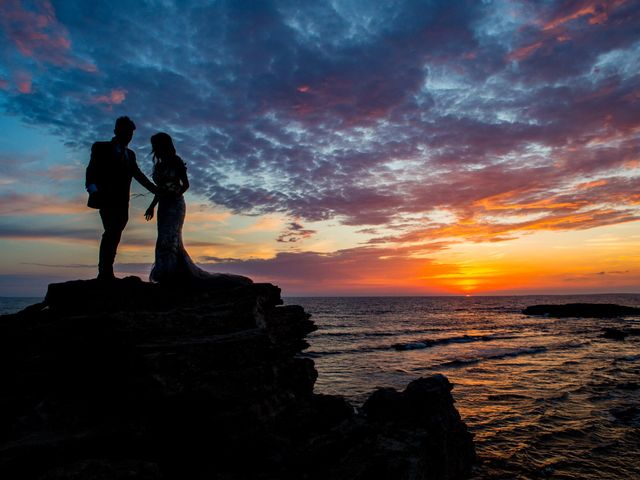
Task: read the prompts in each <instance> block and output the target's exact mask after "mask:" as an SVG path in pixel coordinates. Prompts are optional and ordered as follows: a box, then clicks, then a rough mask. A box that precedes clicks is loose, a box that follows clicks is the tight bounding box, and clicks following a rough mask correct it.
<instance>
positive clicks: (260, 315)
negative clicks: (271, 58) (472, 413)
mask: <svg viewBox="0 0 640 480" xmlns="http://www.w3.org/2000/svg"><path fill="white" fill-rule="evenodd" d="M281 304H282V300H281V299H280V289H279V288H277V287H275V286H273V285H270V284H249V285H244V286H231V285H230V286H229V287H223V286H220V285H218V286H217V287H216V288H212V287H211V286H209V287H206V288H199V289H194V288H190V289H189V290H188V291H187V290H180V289H178V288H175V287H174V288H169V287H163V286H161V285H155V284H149V283H145V282H142V281H141V280H140V279H138V278H135V277H129V278H126V279H123V280H119V281H116V282H113V283H108V284H105V283H99V282H97V281H95V280H90V281H75V282H67V283H64V284H55V285H51V286H50V288H49V292H48V294H47V297H46V299H45V302H43V303H42V304H38V305H34V306H32V307H29V308H27V309H25V310H24V311H23V312H21V313H19V314H15V315H7V316H4V317H1V318H0V381H1V383H2V386H3V387H2V390H1V391H0V478H7V479H9V478H10V479H41V480H62V479H71V480H73V479H75V480H89V479H91V480H97V479H125V478H126V479H145V480H147V479H148V480H155V479H205V478H206V479H225V480H239V479H245V478H252V479H289V478H291V479H293V478H295V479H345V480H346V479H365V478H366V479H369V478H389V479H456V478H465V477H466V476H467V475H468V474H469V472H470V468H471V463H472V462H473V460H474V448H473V442H472V437H471V434H470V433H469V432H468V431H467V429H466V426H465V425H464V423H463V422H462V420H461V419H460V416H459V414H458V412H457V410H456V409H455V407H454V405H453V398H452V396H451V393H450V392H451V389H452V386H451V384H450V383H449V381H448V380H447V379H446V377H444V376H441V375H436V376H433V377H430V378H423V379H419V380H416V381H414V382H412V383H411V384H409V386H408V387H407V388H406V390H405V391H404V392H397V391H395V390H393V389H382V390H378V391H377V392H375V393H374V394H373V395H372V396H371V397H370V398H369V400H368V401H367V402H366V403H365V405H364V406H363V408H362V409H361V412H359V413H356V412H355V411H354V408H353V407H352V406H351V405H349V403H348V402H347V401H346V400H344V399H343V398H341V397H335V396H328V395H317V394H314V393H313V385H314V382H315V379H316V377H317V372H316V370H315V367H314V363H313V361H312V360H311V359H308V358H301V357H299V356H298V354H299V353H300V352H301V351H302V350H304V349H305V348H306V347H307V346H308V345H307V343H306V342H305V340H304V338H305V336H306V335H307V334H308V333H309V332H311V331H313V330H315V328H316V327H315V325H314V324H313V322H311V321H310V320H309V315H308V314H306V313H305V312H304V310H303V309H302V308H301V307H298V306H282V305H281Z"/></svg>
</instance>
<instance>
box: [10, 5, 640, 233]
mask: <svg viewBox="0 0 640 480" xmlns="http://www.w3.org/2000/svg"><path fill="white" fill-rule="evenodd" d="M4 5H5V7H4V8H5V12H8V16H7V17H6V18H7V19H6V20H3V22H2V23H1V24H0V26H2V28H3V30H4V35H5V36H6V37H7V38H8V39H10V40H11V42H12V43H10V44H9V45H13V49H11V48H10V46H5V47H3V48H2V49H1V50H0V54H1V55H2V56H3V60H7V59H12V61H14V60H15V58H17V57H15V55H19V58H20V59H21V60H20V61H18V62H17V63H16V65H17V66H18V67H20V68H22V70H23V71H24V72H28V74H29V75H30V76H31V77H30V78H31V80H30V81H31V84H30V85H31V86H30V87H29V88H28V89H27V88H26V86H25V88H24V89H23V90H25V91H26V90H28V91H29V92H30V93H29V95H25V94H19V93H17V92H15V91H13V90H11V89H7V90H0V95H1V96H2V99H3V104H4V106H5V108H6V110H7V112H9V113H11V114H15V115H19V116H20V117H21V118H22V119H24V120H26V121H28V122H29V123H33V124H37V125H42V126H44V127H46V128H48V129H50V130H51V131H52V132H54V133H55V134H57V135H59V136H60V137H61V138H62V139H64V141H65V142H66V143H67V144H68V145H70V146H71V147H73V148H77V149H78V151H82V152H87V151H88V148H89V146H90V144H91V142H93V141H95V140H98V139H103V138H108V137H109V136H110V134H111V130H112V128H113V120H114V119H115V117H117V116H118V115H120V114H129V115H131V116H132V117H133V118H134V120H135V121H136V123H137V125H138V130H137V133H136V140H135V145H134V146H135V147H136V148H137V149H138V150H139V153H140V155H139V158H140V159H141V160H140V162H141V164H142V166H143V168H144V161H145V160H144V159H145V158H146V157H145V154H146V153H148V151H149V147H148V144H147V141H146V139H147V138H148V137H149V136H150V134H151V133H153V132H155V131H157V130H164V131H167V132H169V133H171V134H172V135H173V137H174V140H175V143H176V145H177V148H178V151H179V153H180V154H181V156H182V157H183V158H184V159H185V160H186V161H187V163H188V166H189V170H188V171H189V175H190V178H191V183H192V188H193V191H194V192H195V193H196V194H198V195H200V196H203V197H205V198H207V199H208V200H209V201H210V202H212V203H214V204H218V205H221V206H222V207H224V208H226V209H229V210H230V211H232V212H234V213H245V214H251V215H260V214H265V215H267V214H268V215H283V216H288V217H289V218H291V219H297V220H296V223H298V222H299V223H300V225H302V224H303V223H307V222H311V221H320V220H328V219H336V220H337V221H339V222H341V223H343V224H345V225H354V226H362V227H363V230H362V231H366V229H367V227H372V226H376V227H377V228H379V229H381V230H385V231H386V230H394V229H395V230H400V231H401V233H399V234H397V235H393V236H392V235H385V234H384V233H383V234H381V235H377V236H373V235H374V234H373V233H372V238H373V240H372V242H376V241H378V242H379V241H380V239H383V241H384V242H396V241H397V242H400V243H402V242H404V241H405V240H406V239H411V238H422V237H426V238H429V239H431V238H435V235H453V236H454V237H465V238H469V239H473V240H477V241H500V240H504V239H508V238H513V235H516V234H517V232H522V231H525V232H526V231H534V230H536V229H551V230H557V229H567V230H572V229H582V228H592V227H594V226H599V225H606V224H614V223H620V222H627V221H632V220H635V219H636V218H637V216H638V212H637V209H638V203H637V196H636V195H635V193H634V192H635V191H637V182H636V181H635V180H628V181H626V180H624V179H619V180H615V181H612V183H610V184H608V186H606V185H603V186H601V187H602V188H600V187H595V188H583V189H582V191H579V190H580V189H577V188H576V186H575V185H576V184H577V183H587V182H590V181H598V180H599V179H600V178H608V179H613V178H618V177H620V176H621V171H622V170H623V169H625V166H629V165H633V162H637V161H638V157H637V152H638V149H639V148H640V140H639V138H640V137H639V136H638V133H639V132H640V120H639V119H640V101H639V100H638V99H639V98H640V97H639V96H638V92H639V91H640V83H639V82H640V72H639V71H638V65H640V43H638V40H637V32H636V30H637V25H638V22H639V21H640V5H638V3H637V2H621V1H609V2H605V1H603V2H587V1H578V2H543V3H534V2H524V1H522V2H518V1H516V2H475V1H468V2H467V1H463V2H413V1H398V2H394V3H393V4H391V3H387V2H364V3H363V2H325V3H321V4H313V5H312V4H304V5H300V4H299V3H298V2H291V1H284V0H283V1H264V2H258V3H256V2H245V1H230V0H229V1H218V2H211V3H206V4H202V3H200V2H181V3H180V5H179V6H178V5H175V4H171V3H154V4H153V5H150V4H145V3H131V2H121V1H114V2H109V3H102V2H98V3H95V2H94V3H82V2H81V3H79V4H69V3H67V2H59V3H55V4H50V3H48V2H39V3H38V2H36V3H35V4H34V7H33V8H32V9H31V10H25V8H23V7H22V6H21V4H18V3H17V2H8V3H5V4H4ZM39 16H41V17H42V18H43V19H39V18H40V17H39ZM12 19H14V20H12ZM212 19H215V20H212ZM27 20H29V21H30V22H31V23H30V24H29V25H28V26H25V27H24V29H25V32H26V33H24V34H19V32H18V30H19V29H18V26H20V25H26V23H25V22H27ZM21 22H22V23H21ZM38 22H40V23H38ZM150 25H153V28H150ZM20 35H22V36H20ZM17 42H22V43H17ZM81 59H87V60H81ZM33 62H38V63H39V67H38V69H34V68H33ZM82 62H85V63H86V64H87V65H89V64H90V65H95V67H96V68H95V70H96V71H92V70H91V69H90V68H84V67H83V65H85V64H83V63H82ZM98 72H99V73H98ZM2 73H3V75H5V74H7V73H8V72H2ZM5 76H6V78H10V75H8V74H7V75H5ZM632 175H633V174H632V173H631V174H630V176H632ZM634 189H636V190H634ZM442 211H446V212H448V213H449V214H450V216H451V217H452V220H451V221H449V222H448V223H447V224H443V225H439V224H437V223H438V222H433V221H430V220H425V218H427V219H428V218H429V217H431V216H433V215H435V214H436V213H437V212H442ZM527 215H528V217H527ZM532 215H537V217H536V218H533V217H531V216H532ZM517 217H520V218H517ZM445 223H446V222H445ZM304 230H305V229H303V228H300V229H295V228H292V227H291V225H290V226H289V229H288V230H285V231H283V232H282V234H281V236H280V241H281V242H287V243H290V242H291V243H294V242H293V240H298V239H301V238H306V237H305V236H308V235H311V234H312V231H311V230H308V231H304ZM368 231H371V232H373V231H372V230H368Z"/></svg>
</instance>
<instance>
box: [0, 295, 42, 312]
mask: <svg viewBox="0 0 640 480" xmlns="http://www.w3.org/2000/svg"><path fill="white" fill-rule="evenodd" d="M42 300H43V299H42V298H40V297H0V315H7V314H9V313H16V312H19V311H20V310H22V309H23V308H25V307H28V306H29V305H33V304H34V303H38V302H41V301H42Z"/></svg>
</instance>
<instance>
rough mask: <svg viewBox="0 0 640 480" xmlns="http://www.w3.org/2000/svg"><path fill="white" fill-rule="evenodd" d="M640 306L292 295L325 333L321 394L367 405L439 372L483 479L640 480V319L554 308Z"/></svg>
mask: <svg viewBox="0 0 640 480" xmlns="http://www.w3.org/2000/svg"><path fill="white" fill-rule="evenodd" d="M578 302H592V303H617V304H620V305H629V306H640V295H589V296H582V295H580V296H530V297H525V296H517V297H371V298H364V297H358V298H289V299H287V301H286V303H290V304H298V305H302V306H303V307H304V308H305V310H306V311H307V312H309V313H311V314H312V320H314V321H315V323H316V324H317V325H318V327H319V328H318V330H317V331H316V332H313V333H312V334H311V335H309V337H308V342H309V344H310V347H309V348H308V349H307V350H306V351H305V353H304V354H303V355H304V356H307V357H310V358H312V359H313V360H314V361H315V364H316V368H317V370H318V373H319V376H318V381H317V383H316V389H315V391H316V392H317V393H327V394H336V395H343V396H345V397H347V398H348V399H349V400H351V401H352V403H354V404H356V405H361V404H362V402H363V401H364V400H365V399H366V398H367V396H368V394H369V393H370V392H371V391H372V390H373V389H374V388H375V387H395V388H397V389H404V387H405V386H406V385H407V384H408V383H409V382H410V381H411V380H414V379H416V378H418V377H421V376H428V375H431V374H434V373H442V374H444V375H446V376H447V377H448V378H449V380H450V381H451V382H452V383H453V384H454V389H453V392H452V393H453V396H454V399H455V400H456V406H457V408H458V410H459V411H460V414H461V415H462V418H463V420H464V421H465V422H466V423H467V425H468V426H469V428H470V430H471V431H472V432H473V433H474V435H475V442H476V449H477V453H478V456H479V459H480V463H479V465H478V467H477V469H476V474H475V477H474V478H476V479H534V478H535V479H538V478H553V479H583V480H584V479H594V480H596V479H597V480H603V479H626V480H630V479H640V337H638V336H630V337H627V339H626V340H624V341H615V340H608V339H606V338H603V337H602V336H601V335H602V329H603V328H604V327H618V328H629V327H635V328H638V327H640V317H626V318H625V319H621V318H614V319H587V318H569V319H554V318H542V317H528V316H525V315H522V314H521V313H520V312H521V310H522V309H523V308H524V307H526V306H528V305H535V304H545V303H554V304H561V303H578Z"/></svg>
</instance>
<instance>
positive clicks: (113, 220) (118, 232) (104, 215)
mask: <svg viewBox="0 0 640 480" xmlns="http://www.w3.org/2000/svg"><path fill="white" fill-rule="evenodd" d="M100 218H101V219H102V226H103V227H104V233H103V234H102V240H101V241H100V256H99V259H98V277H113V262H114V261H115V259H116V252H117V251H118V244H120V238H121V237H122V231H123V230H124V227H126V226H127V222H128V221H129V205H125V206H112V207H105V208H101V209H100Z"/></svg>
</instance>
